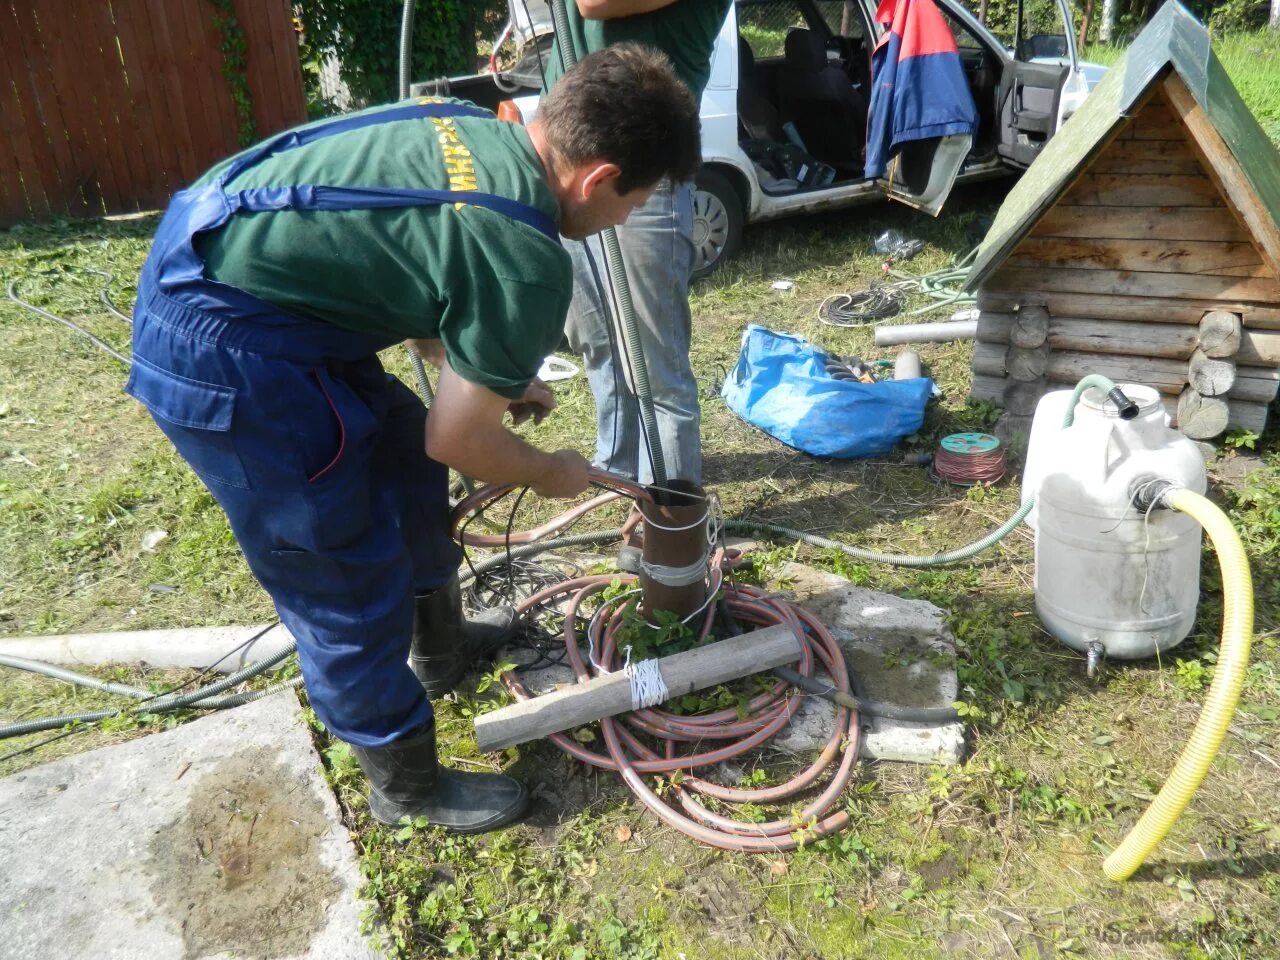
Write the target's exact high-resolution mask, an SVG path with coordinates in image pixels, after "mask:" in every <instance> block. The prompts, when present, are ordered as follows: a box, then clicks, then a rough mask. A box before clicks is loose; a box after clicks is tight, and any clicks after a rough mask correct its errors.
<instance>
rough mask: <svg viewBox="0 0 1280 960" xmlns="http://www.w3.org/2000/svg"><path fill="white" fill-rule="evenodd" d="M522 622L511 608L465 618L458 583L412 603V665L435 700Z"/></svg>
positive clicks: (455, 579) (410, 663) (491, 651)
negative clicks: (470, 618)
mask: <svg viewBox="0 0 1280 960" xmlns="http://www.w3.org/2000/svg"><path fill="white" fill-rule="evenodd" d="M519 624H520V620H519V618H518V617H517V616H516V612H515V610H514V608H512V607H496V608H494V609H493V610H486V611H485V612H484V613H482V614H480V615H479V616H477V617H476V618H475V619H474V620H467V619H466V618H465V617H463V615H462V589H461V587H460V586H459V585H458V578H457V576H454V578H453V579H452V580H450V581H449V582H448V583H446V584H444V586H442V587H438V588H437V589H435V590H432V591H431V592H430V593H424V594H422V595H421V596H419V597H417V598H416V599H415V600H414V608H413V644H412V645H411V646H410V648H409V666H411V667H412V668H413V672H414V675H415V676H416V677H417V678H418V679H419V680H420V681H421V682H422V688H423V689H424V690H426V691H427V696H428V697H430V698H431V699H432V700H437V699H439V698H440V697H443V696H444V695H445V694H446V693H448V692H449V691H450V690H452V689H453V688H454V687H455V686H456V685H457V683H458V681H459V680H461V679H462V675H463V674H464V673H466V670H467V667H469V666H470V665H471V664H472V663H474V662H475V661H477V660H481V659H484V658H486V657H488V656H490V655H492V653H493V652H494V651H495V650H497V649H498V648H499V647H500V646H502V645H503V644H504V643H506V642H507V641H508V640H510V639H511V638H512V637H513V636H515V632H516V628H517V627H518V626H519Z"/></svg>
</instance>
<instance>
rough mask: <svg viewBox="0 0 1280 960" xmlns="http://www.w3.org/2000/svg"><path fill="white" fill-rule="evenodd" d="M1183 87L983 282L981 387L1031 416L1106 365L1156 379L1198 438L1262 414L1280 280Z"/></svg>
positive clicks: (1085, 175)
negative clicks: (1056, 393)
mask: <svg viewBox="0 0 1280 960" xmlns="http://www.w3.org/2000/svg"><path fill="white" fill-rule="evenodd" d="M1184 94H1185V88H1184V87H1181V81H1180V80H1177V79H1176V78H1172V79H1170V80H1168V81H1166V84H1165V88H1163V89H1161V90H1158V91H1157V92H1156V93H1155V95H1154V96H1153V97H1152V98H1151V99H1150V100H1149V101H1148V102H1147V104H1146V105H1145V106H1144V107H1143V108H1142V109H1141V110H1140V112H1139V113H1138V114H1137V116H1136V117H1134V119H1133V120H1132V121H1130V122H1129V124H1128V125H1127V126H1126V127H1125V129H1123V130H1122V131H1121V132H1120V133H1119V135H1118V136H1117V138H1116V139H1115V140H1113V141H1112V142H1111V144H1110V145H1108V146H1107V147H1106V148H1105V149H1104V150H1103V152H1102V153H1101V154H1100V155H1099V156H1098V157H1097V158H1096V159H1095V160H1094V161H1093V163H1092V164H1090V166H1089V167H1088V169H1087V170H1085V171H1083V172H1082V173H1081V174H1080V175H1079V176H1078V177H1077V179H1076V181H1075V183H1074V184H1073V185H1072V186H1071V187H1070V188H1069V189H1068V190H1067V192H1066V193H1065V194H1064V195H1063V197H1062V199H1061V200H1060V201H1059V202H1058V203H1057V204H1056V205H1055V206H1054V207H1053V208H1052V209H1051V210H1049V211H1048V212H1047V213H1046V214H1044V215H1043V216H1042V217H1041V218H1040V220H1039V222H1038V223H1037V224H1036V225H1035V226H1034V227H1033V228H1032V230H1031V231H1030V232H1029V233H1028V235H1027V236H1026V237H1025V238H1024V239H1023V240H1022V241H1021V242H1020V243H1019V244H1018V246H1017V247H1015V248H1014V250H1013V252H1012V253H1011V254H1010V255H1009V257H1008V258H1007V259H1006V260H1005V262H1004V263H1003V264H1002V265H1001V266H1000V268H999V269H998V270H997V271H996V272H995V273H994V274H992V275H991V277H990V278H989V279H988V280H987V282H986V284H985V285H984V287H983V289H982V290H980V291H979V295H978V308H979V311H980V312H979V319H978V343H977V345H976V347H975V350H974V358H973V372H974V381H973V395H974V396H975V397H977V398H979V399H984V400H991V401H995V402H997V403H999V404H1001V405H1002V406H1004V407H1005V408H1006V411H1007V412H1008V413H1009V414H1010V415H1011V416H1013V417H1026V416H1029V415H1030V414H1031V413H1032V412H1034V409H1035V404H1036V402H1037V401H1038V400H1039V398H1040V396H1042V395H1043V394H1044V393H1045V392H1046V391H1048V390H1051V389H1058V388H1061V387H1063V386H1070V385H1072V384H1074V383H1076V382H1077V381H1078V380H1079V378H1080V377H1081V376H1083V375H1084V374H1086V373H1101V374H1103V375H1105V376H1108V377H1111V378H1112V379H1114V380H1123V381H1127V382H1134V383H1145V384H1148V385H1150V386H1153V387H1155V388H1156V389H1157V390H1159V391H1160V393H1161V394H1162V395H1163V396H1164V398H1165V405H1166V407H1167V409H1168V410H1169V411H1170V414H1171V416H1173V417H1174V419H1175V421H1176V422H1177V423H1178V426H1179V428H1180V429H1182V430H1183V431H1184V432H1185V433H1187V434H1188V436H1192V437H1195V438H1197V439H1205V438H1208V437H1212V436H1215V435H1217V434H1218V433H1220V432H1221V431H1222V430H1224V429H1227V428H1229V427H1245V428H1248V429H1251V430H1255V431H1257V432H1261V431H1262V430H1263V429H1264V428H1265V427H1266V422H1267V409H1268V404H1269V403H1270V402H1271V401H1272V400H1273V399H1274V398H1275V397H1276V393H1277V388H1280V372H1278V371H1280V281H1278V280H1277V275H1276V271H1275V269H1274V265H1273V264H1271V263H1268V262H1267V258H1266V257H1264V256H1263V255H1262V253H1261V252H1260V250H1259V247H1258V245H1257V244H1256V243H1255V242H1254V239H1253V236H1252V235H1251V233H1250V231H1249V229H1247V228H1246V226H1245V224H1246V223H1248V222H1249V221H1250V219H1251V218H1249V217H1246V216H1245V215H1244V213H1243V212H1242V211H1241V210H1240V209H1239V206H1238V200H1239V195H1238V191H1234V192H1233V191H1232V190H1230V189H1228V186H1229V184H1224V180H1223V179H1222V178H1221V177H1220V176H1219V173H1218V171H1217V170H1216V169H1215V167H1214V166H1213V164H1212V163H1211V162H1210V157H1212V156H1213V151H1214V149H1216V148H1218V149H1220V148H1221V146H1222V145H1221V143H1220V142H1219V143H1217V144H1214V143H1207V142H1202V140H1204V139H1205V138H1207V137H1208V136H1210V135H1212V136H1216V133H1215V132H1213V131H1212V130H1209V131H1208V132H1206V131H1205V130H1204V128H1203V127H1197V126H1196V124H1195V122H1194V120H1195V118H1194V117H1193V116H1191V115H1189V111H1193V110H1194V109H1195V106H1194V101H1191V100H1190V98H1189V97H1187V96H1184ZM1189 129H1192V130H1196V131H1197V132H1196V134H1195V136H1192V135H1190V134H1189V133H1188V130H1189Z"/></svg>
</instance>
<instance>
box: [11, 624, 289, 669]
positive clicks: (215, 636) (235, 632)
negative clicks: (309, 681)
mask: <svg viewBox="0 0 1280 960" xmlns="http://www.w3.org/2000/svg"><path fill="white" fill-rule="evenodd" d="M263 630H265V631H266V632H265V633H263V634H262V636H260V637H258V638H257V639H256V640H254V641H253V642H252V643H250V644H249V645H248V646H246V647H244V648H243V649H239V650H237V649H236V648H237V647H238V646H239V645H240V644H242V643H244V642H245V641H246V640H248V639H249V638H250V637H252V636H254V635H255V634H257V633H259V632H261V631H263ZM291 643H293V634H291V633H290V632H289V630H288V628H287V627H285V626H284V625H283V624H279V623H278V624H276V625H275V626H273V627H271V628H270V629H267V627H266V625H265V624H264V625H262V626H257V627H188V628H186V629H180V630H126V631H119V632H114V633H64V634H56V635H53V636H47V637H7V638H0V653H2V654H6V655H8V656H11V657H26V658H27V659H29V660H40V661H43V662H44V663H56V664H59V665H61V666H76V665H81V666H84V665H101V664H106V663H139V662H142V663H146V664H148V665H150V666H153V667H187V668H191V669H196V670H203V669H205V668H206V667H208V666H210V665H213V664H216V666H215V669H216V670H217V671H218V672H219V673H233V672H234V671H236V670H239V669H240V668H241V667H244V666H245V665H247V664H249V663H252V662H253V661H255V660H262V659H265V658H266V657H269V656H271V655H272V654H274V653H279V652H280V651H281V650H283V649H284V648H285V647H287V646H288V645H289V644H291ZM233 650H234V651H235V653H234V654H233V655H231V656H227V654H228V653H230V652H231V651H233ZM221 658H225V659H221Z"/></svg>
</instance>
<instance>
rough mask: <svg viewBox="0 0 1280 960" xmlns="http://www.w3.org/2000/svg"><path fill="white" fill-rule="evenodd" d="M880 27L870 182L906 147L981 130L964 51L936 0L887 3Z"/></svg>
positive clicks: (874, 68) (874, 74)
mask: <svg viewBox="0 0 1280 960" xmlns="http://www.w3.org/2000/svg"><path fill="white" fill-rule="evenodd" d="M876 22H877V23H881V24H884V25H885V26H886V27H888V29H887V30H886V31H885V32H884V34H883V35H882V36H881V37H880V41H879V43H877V44H876V49H875V53H873V54H872V56H871V88H872V89H871V109H870V116H869V119H868V121H867V160H866V175H867V177H868V178H875V177H882V176H884V172H885V168H886V167H887V166H888V164H889V160H890V159H891V158H892V157H893V156H894V155H896V154H897V153H898V151H899V150H901V149H902V145H903V144H905V143H909V142H911V141H913V140H929V139H933V138H935V137H946V136H951V135H952V134H963V133H967V134H969V135H971V136H972V135H973V133H974V132H975V131H976V130H977V128H978V111H977V108H976V107H975V106H974V104H973V94H972V93H970V91H969V83H968V81H967V80H966V79H965V75H964V64H963V63H962V62H961V61H960V51H959V49H957V47H956V40H955V37H954V36H953V35H952V33H951V28H950V27H949V26H948V25H947V21H946V20H945V19H944V18H943V16H942V13H941V12H940V11H939V10H938V8H937V7H936V6H935V5H934V3H933V0H884V2H883V3H881V4H880V7H879V9H877V10H876Z"/></svg>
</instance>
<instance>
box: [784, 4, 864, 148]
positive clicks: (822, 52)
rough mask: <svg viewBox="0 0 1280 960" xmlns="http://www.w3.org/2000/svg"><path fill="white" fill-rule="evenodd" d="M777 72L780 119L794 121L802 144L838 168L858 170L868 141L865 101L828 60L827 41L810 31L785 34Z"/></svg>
mask: <svg viewBox="0 0 1280 960" xmlns="http://www.w3.org/2000/svg"><path fill="white" fill-rule="evenodd" d="M785 54H786V55H785V58H784V62H783V64H782V67H781V69H780V70H779V71H778V99H779V101H780V103H779V106H780V108H781V115H782V118H783V119H784V120H790V121H791V122H792V123H794V124H795V126H796V130H797V131H798V132H799V134H800V138H801V139H802V140H804V145H805V148H806V149H807V150H808V151H809V152H810V153H811V154H813V155H814V156H815V157H817V158H818V159H820V160H825V161H826V162H827V163H829V164H831V165H832V166H834V167H836V168H837V169H838V170H841V171H848V170H852V169H860V168H861V167H862V157H863V152H864V150H865V148H866V141H867V100H866V98H865V97H864V96H863V95H862V94H861V93H860V92H858V91H857V90H855V89H854V87H853V84H852V83H850V82H849V77H848V76H847V75H846V74H845V72H844V70H842V69H841V68H840V66H839V64H838V63H834V62H830V61H828V59H827V48H826V41H825V40H823V38H822V37H820V36H819V35H818V34H816V33H814V32H813V31H812V30H805V29H803V28H795V29H792V30H791V31H789V32H788V33H787V40H786V47H785Z"/></svg>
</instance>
